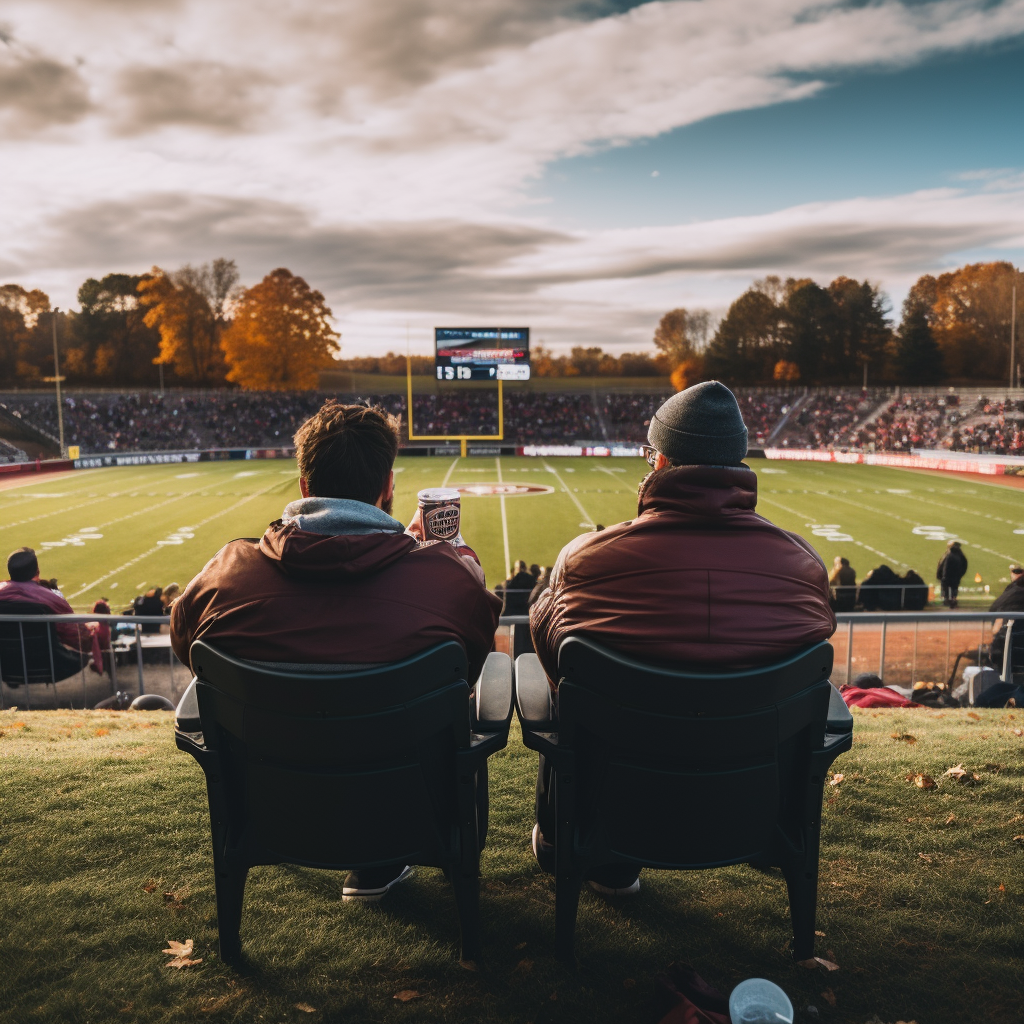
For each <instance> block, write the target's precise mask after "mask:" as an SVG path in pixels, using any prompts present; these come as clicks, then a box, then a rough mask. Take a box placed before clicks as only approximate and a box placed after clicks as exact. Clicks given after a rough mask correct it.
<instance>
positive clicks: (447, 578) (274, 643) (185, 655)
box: [171, 401, 500, 900]
mask: <svg viewBox="0 0 1024 1024" xmlns="http://www.w3.org/2000/svg"><path fill="white" fill-rule="evenodd" d="M398 431H399V423H398V421H397V420H396V419H395V418H394V417H393V416H391V415H389V414H388V413H387V412H385V411H384V410H382V409H378V408H373V407H367V406H361V405H340V404H338V403H337V402H333V401H331V402H327V403H326V404H325V405H324V406H323V407H322V408H321V409H320V411H319V412H317V413H316V414H315V415H313V416H312V417H311V418H310V419H309V420H307V421H306V422H305V423H304V424H303V425H302V426H301V427H300V428H299V431H298V433H297V434H296V435H295V447H296V458H297V460H298V468H299V475H300V479H299V490H300V492H301V494H302V498H301V499H300V500H298V501H293V502H291V503H290V504H289V505H287V506H286V507H285V509H284V515H283V516H282V517H281V519H279V520H277V521H276V522H273V523H271V524H270V526H269V527H267V530H266V532H265V533H264V534H263V536H262V537H261V538H259V539H250V540H234V541H231V543H229V544H227V545H225V547H223V548H221V550H220V551H219V552H217V554H216V555H214V556H213V558H212V559H211V560H210V561H209V562H208V563H207V565H206V566H205V568H204V569H203V570H202V572H200V574H199V575H198V576H197V577H196V578H195V579H194V580H192V582H191V583H189V584H188V586H187V587H186V588H185V590H184V592H183V593H182V595H181V597H180V598H179V599H178V600H177V601H176V602H175V604H174V606H173V608H172V610H171V643H172V646H173V647H174V651H175V654H177V656H178V658H179V659H180V660H181V661H182V662H184V663H185V664H188V663H189V648H190V647H191V645H192V643H193V642H194V641H196V640H200V639H201V640H206V641H209V642H210V643H212V644H214V645H216V646H217V647H219V648H221V649H223V650H225V651H227V652H228V653H229V654H233V655H235V656H236V657H239V658H245V659H250V660H256V661H269V662H285V663H288V664H290V665H294V664H307V665H338V666H342V665H367V664H376V663H386V662H392V661H398V660H401V659H403V658H408V657H410V656H412V655H414V654H418V653H420V652H421V651H423V650H425V649H427V648H429V647H433V646H434V645H435V644H438V643H443V642H445V641H449V640H454V641H456V642H457V643H459V644H460V645H461V646H462V647H463V648H464V649H465V651H466V654H467V656H468V661H469V671H470V682H471V683H472V682H475V680H476V679H477V677H478V676H479V674H480V671H481V669H482V668H483V663H484V660H485V659H486V657H487V654H488V652H489V651H490V650H491V647H492V645H493V642H494V630H495V628H496V626H497V623H498V614H499V610H500V605H499V602H498V601H497V599H496V598H495V597H494V596H493V595H492V594H490V593H488V592H487V590H485V589H484V587H483V586H482V585H481V584H480V582H479V576H478V575H477V574H475V573H474V572H473V571H472V570H471V569H470V568H469V567H468V566H467V565H466V564H465V562H464V561H463V558H462V556H461V555H460V554H459V552H457V551H456V550H455V549H454V548H453V547H452V546H451V544H447V543H444V542H439V541H433V542H428V543H423V542H421V541H419V540H417V538H416V537H413V536H411V535H410V534H409V533H407V532H406V530H405V527H404V526H403V525H402V524H401V523H400V522H398V521H397V520H396V519H393V518H392V516H391V514H390V513H391V506H392V499H393V495H394V486H395V475H394V471H393V467H394V462H395V456H396V455H397V454H398ZM478 793H480V795H481V800H485V799H486V785H483V786H482V787H478ZM481 813H482V814H485V813H486V806H485V805H484V807H483V808H482V809H481ZM407 873H408V868H406V867H382V868H380V869H373V870H364V871H353V872H351V873H350V874H349V876H348V877H347V878H346V880H345V884H344V887H343V890H342V896H343V898H345V899H364V900H373V899H379V898H380V897H381V896H383V895H384V894H385V893H386V892H387V891H388V890H389V889H390V888H391V886H392V885H394V884H395V883H396V882H398V881H400V880H401V879H402V878H404V877H405V876H406V874H407Z"/></svg>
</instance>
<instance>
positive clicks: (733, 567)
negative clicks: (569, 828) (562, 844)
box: [530, 381, 836, 894]
mask: <svg viewBox="0 0 1024 1024" xmlns="http://www.w3.org/2000/svg"><path fill="white" fill-rule="evenodd" d="M647 437H648V440H649V441H650V445H649V446H646V447H645V452H644V454H645V456H646V457H647V461H648V462H649V463H650V465H651V467H652V470H653V471H652V472H651V473H649V474H648V475H647V476H646V477H645V478H644V480H643V482H642V483H641V484H640V491H639V505H638V509H637V516H636V518H635V519H632V520H630V521H628V522H625V523H619V524H618V525H617V526H610V527H608V529H606V530H604V531H602V532H601V533H590V534H585V535H583V536H582V537H577V538H576V540H574V541H571V542H570V543H569V544H567V545H566V546H565V547H564V548H563V549H562V551H561V553H560V554H559V556H558V560H557V561H556V562H555V566H554V568H553V569H552V571H551V582H550V584H549V586H548V589H547V590H546V591H545V592H544V593H543V594H542V595H541V597H540V599H539V600H538V601H537V603H536V604H535V605H534V606H533V608H532V609H531V615H530V626H531V631H532V633H533V641H534V645H535V647H536V650H537V655H538V657H539V658H540V661H541V664H542V665H543V666H544V670H545V672H546V673H547V676H548V680H549V682H550V683H551V685H552V687H553V688H554V687H556V686H557V680H558V674H557V663H558V648H559V645H560V644H561V643H562V641H563V640H564V639H565V638H566V637H568V636H580V635H582V636H589V637H591V638H592V639H594V640H596V641H598V642H599V643H601V644H603V645H604V646H606V647H610V648H612V649H613V650H616V651H619V652H621V653H623V654H627V655H629V656H630V657H634V658H637V659H639V660H641V661H652V662H665V663H668V664H675V665H679V666H694V667H700V668H712V669H720V670H722V671H736V670H741V669H746V668H753V667H756V666H758V665H767V664H770V663H771V662H774V661H781V660H782V659H784V658H786V657H788V656H789V655H791V654H794V653H795V652H796V651H798V650H800V649H801V648H804V647H807V646H809V645H811V644H815V643H819V642H820V641H822V640H826V639H828V637H830V636H831V635H832V633H833V632H834V631H835V628H836V620H835V615H834V614H833V612H832V609H831V608H830V607H829V582H828V573H827V572H826V570H825V566H824V563H823V562H822V561H821V558H820V557H819V556H818V554H817V553H816V552H815V551H814V549H813V548H812V547H811V546H810V545H809V544H808V543H807V542H806V541H805V540H803V539H802V538H801V537H799V536H797V535H796V534H793V533H788V532H787V531H785V530H782V529H780V528H779V527H777V526H775V525H774V524H772V523H770V522H769V521H768V520H767V519H764V518H763V517H761V516H759V515H758V514H757V513H756V512H755V511H754V508H755V506H756V504H757V476H756V475H755V474H754V472H753V471H752V470H750V469H748V468H747V467H746V466H744V465H743V459H744V458H745V457H746V454H747V429H746V427H745V426H744V423H743V417H742V416H741V414H740V410H739V406H738V405H737V403H736V398H735V396H734V395H733V393H732V392H731V391H730V390H729V389H728V388H727V387H725V386H724V385H723V384H720V383H719V382H718V381H705V382H704V383H701V384H696V385H694V386H693V387H690V388H687V389H686V390H685V391H681V392H680V393H679V394H677V395H674V396H673V397H672V398H670V399H669V400H668V401H667V402H665V403H664V405H662V406H661V408H660V409H658V411H657V412H656V413H655V414H654V417H653V418H652V420H651V425H650V428H649V430H648V434H647ZM550 793H551V787H550V784H549V778H548V773H547V769H546V766H545V764H544V762H543V759H542V762H541V772H540V777H539V778H538V785H537V820H538V828H537V829H535V832H534V851H535V852H536V853H537V854H538V860H540V861H541V862H542V863H543V862H544V860H545V859H546V858H547V857H548V856H550V850H551V848H550V846H549V845H548V844H547V843H546V842H545V841H544V835H545V834H548V835H550V833H551V831H552V830H553V827H554V816H553V808H552V807H551V804H550V799H549V798H550ZM626 874H630V872H629V871H628V869H627V870H626ZM622 875H623V871H622V870H619V869H616V868H613V867H612V868H607V869H602V873H601V877H597V876H596V875H595V877H594V878H592V879H590V880H589V883H590V885H591V887H592V888H594V889H597V890H598V891H600V892H604V893H607V894H622V893H631V892H636V891H638V890H639V878H638V877H637V876H636V872H635V871H633V872H632V873H631V877H621V876H622Z"/></svg>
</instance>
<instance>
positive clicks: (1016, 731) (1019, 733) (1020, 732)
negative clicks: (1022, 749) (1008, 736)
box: [1013, 729, 1024, 736]
mask: <svg viewBox="0 0 1024 1024" xmlns="http://www.w3.org/2000/svg"><path fill="white" fill-rule="evenodd" d="M1013 735H1014V736H1024V729H1014V730H1013Z"/></svg>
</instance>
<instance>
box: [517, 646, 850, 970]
mask: <svg viewBox="0 0 1024 1024" xmlns="http://www.w3.org/2000/svg"><path fill="white" fill-rule="evenodd" d="M832 654H833V652H832V647H831V646H830V645H829V644H827V643H822V644H818V645H816V646H814V647H812V648H809V649H808V650H806V651H803V652H801V653H800V654H798V655H796V656H795V657H793V658H789V659H788V660H786V661H784V662H781V663H779V664H776V665H771V666H769V667H766V668H761V669H757V670H756V671H749V672H728V673H711V672H706V671H685V670H679V669H673V668H665V667H656V666H653V665H647V664H642V663H640V662H637V661H634V660H632V659H630V658H627V657H624V656H622V655H619V654H616V653H615V652H613V651H610V650H607V649H606V648H603V647H601V646H600V645H598V644H596V643H594V642H593V641H591V640H587V639H582V638H579V637H569V638H567V639H566V640H565V641H564V642H563V643H562V645H561V647H560V648H559V652H558V673H559V677H560V681H559V686H558V694H557V710H556V708H555V700H553V698H552V696H551V688H550V687H549V686H548V683H547V679H546V678H545V676H544V671H543V669H542V668H541V666H540V663H539V661H538V660H537V659H536V656H535V655H524V656H522V657H521V658H519V659H518V661H517V662H516V708H517V711H518V714H519V718H520V720H521V722H522V726H523V742H524V743H525V744H526V746H528V747H530V748H532V749H534V750H537V751H539V752H540V753H541V754H542V755H543V756H544V757H545V758H546V759H547V760H548V761H549V762H550V763H551V765H552V766H553V770H554V796H555V814H556V821H557V826H556V834H555V835H554V836H546V837H545V838H546V839H547V840H548V841H549V842H554V844H555V865H556V866H555V878H556V901H555V907H556V909H555V933H556V945H557V951H558V955H559V957H560V958H562V959H563V960H566V961H568V962H572V960H573V959H574V952H573V949H574V936H575V930H576V914H577V908H578V904H579V897H580V888H581V885H582V882H583V879H584V877H585V876H586V875H587V873H588V872H589V871H590V870H591V869H593V868H595V867H599V866H601V865H608V864H628V865H632V866H635V867H636V868H638V869H639V868H644V867H649V868H660V869H671V870H697V869H703V868H713V867H720V866H723V865H726V864H741V863H752V864H754V865H756V866H758V867H769V866H777V867H780V868H782V871H783V873H784V875H785V878H786V883H787V886H788V889H789V900H790V908H791V914H792V922H793V955H794V957H795V958H796V959H797V960H805V959H807V958H809V957H811V956H813V951H814V918H815V907H816V901H817V888H818V842H819V831H820V825H821V801H822V789H823V785H824V782H825V777H826V775H827V773H828V770H829V766H830V765H831V764H832V762H833V761H834V760H835V758H836V757H837V756H838V755H839V754H840V753H842V752H843V751H845V750H849V749H850V747H851V745H852V742H853V739H852V730H853V716H852V715H851V714H850V711H849V709H848V708H847V707H846V705H845V704H844V703H843V700H842V697H840V696H839V693H838V691H837V690H835V688H834V687H833V686H832V685H831V684H830V683H829V673H830V672H831V670H832Z"/></svg>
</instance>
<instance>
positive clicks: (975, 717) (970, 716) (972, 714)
mask: <svg viewBox="0 0 1024 1024" xmlns="http://www.w3.org/2000/svg"><path fill="white" fill-rule="evenodd" d="M967 717H968V718H973V719H974V720H975V721H976V722H980V721H981V715H977V714H975V713H974V712H973V711H968V712H967Z"/></svg>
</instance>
